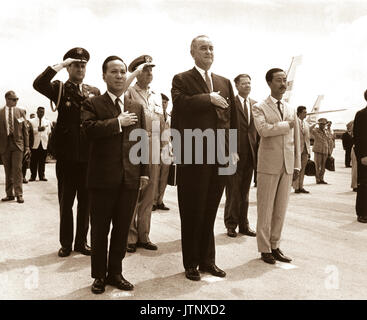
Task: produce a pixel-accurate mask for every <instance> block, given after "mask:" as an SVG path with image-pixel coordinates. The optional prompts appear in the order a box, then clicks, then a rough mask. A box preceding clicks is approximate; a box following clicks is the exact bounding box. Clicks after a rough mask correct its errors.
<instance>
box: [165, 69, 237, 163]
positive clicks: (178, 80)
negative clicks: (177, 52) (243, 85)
mask: <svg viewBox="0 0 367 320" xmlns="http://www.w3.org/2000/svg"><path fill="white" fill-rule="evenodd" d="M212 83H213V90H214V91H220V95H221V96H222V97H224V99H226V100H227V102H228V104H229V107H228V108H227V109H222V108H219V107H216V106H214V105H213V104H212V103H211V102H210V96H209V93H210V92H209V89H208V87H207V85H206V83H205V81H204V79H203V78H202V76H201V75H200V73H199V71H197V70H196V68H193V69H191V70H188V71H186V72H183V73H180V74H177V75H175V76H174V78H173V80H172V90H171V94H172V102H173V108H172V121H171V128H174V129H177V130H178V131H179V132H180V134H181V139H182V140H181V147H182V149H181V159H179V160H181V162H183V160H184V153H183V151H184V149H183V146H184V141H183V137H184V135H183V133H184V129H192V130H193V129H200V130H202V131H204V130H206V129H230V128H232V129H237V126H238V122H237V114H236V112H235V106H234V104H235V102H234V94H233V89H232V85H231V82H230V81H229V80H228V79H226V78H224V77H221V76H219V75H216V74H214V73H212ZM227 131H228V130H227ZM226 140H227V142H228V136H227V139H226ZM173 142H174V141H173ZM203 146H204V150H203V154H204V163H206V157H207V145H206V142H205V141H204V144H203ZM226 146H228V143H226ZM191 151H192V163H195V143H193V144H192V150H191ZM211 151H214V150H211ZM215 151H216V150H215ZM237 151H238V150H237ZM215 154H217V152H216V153H215ZM176 156H177V155H176Z"/></svg>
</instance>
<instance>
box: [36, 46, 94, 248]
mask: <svg viewBox="0 0 367 320" xmlns="http://www.w3.org/2000/svg"><path fill="white" fill-rule="evenodd" d="M73 50H74V49H73ZM69 52H70V51H69ZM69 52H68V53H69ZM68 53H67V54H66V55H65V56H64V60H65V59H66V58H67V57H68V56H67V55H68ZM69 57H72V58H76V56H75V55H74V56H70V54H69ZM87 60H89V54H88V59H87ZM56 73H57V71H55V70H54V69H53V68H52V67H47V68H46V70H45V71H44V72H43V73H41V74H40V75H39V76H38V77H37V78H36V80H35V81H34V83H33V87H34V88H35V89H36V90H37V91H38V92H40V93H41V94H43V95H45V96H46V97H48V98H49V99H50V100H52V101H53V102H54V103H56V102H57V100H58V95H59V88H60V81H58V80H56V81H52V82H51V80H52V78H53V77H54V76H55V75H56ZM97 95H100V91H99V90H98V89H97V88H95V87H92V86H89V85H86V84H80V85H78V84H74V83H72V82H71V81H70V80H68V81H66V82H65V84H64V85H63V90H62V95H61V100H60V103H59V105H58V109H57V110H58V117H57V122H56V127H55V129H54V130H55V131H54V133H53V137H52V139H51V141H50V143H52V144H53V148H54V150H55V157H56V160H57V162H56V176H57V181H58V198H59V205H60V243H61V246H62V247H64V248H68V249H71V247H72V243H73V211H72V207H73V203H74V199H75V196H77V199H78V207H77V228H76V237H75V247H78V246H84V245H85V244H86V239H87V233H88V228H89V208H88V197H87V186H86V173H87V159H88V141H87V137H86V134H85V132H84V129H83V127H82V121H81V118H80V111H81V105H82V103H83V101H84V100H85V99H86V98H88V97H92V96H97Z"/></svg>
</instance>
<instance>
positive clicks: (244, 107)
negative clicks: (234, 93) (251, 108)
mask: <svg viewBox="0 0 367 320" xmlns="http://www.w3.org/2000/svg"><path fill="white" fill-rule="evenodd" d="M243 111H244V112H245V116H246V119H247V123H250V118H249V115H248V109H247V103H246V100H244V101H243Z"/></svg>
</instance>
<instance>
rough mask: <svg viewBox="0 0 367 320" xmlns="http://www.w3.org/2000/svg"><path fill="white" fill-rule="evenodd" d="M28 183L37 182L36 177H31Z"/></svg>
mask: <svg viewBox="0 0 367 320" xmlns="http://www.w3.org/2000/svg"><path fill="white" fill-rule="evenodd" d="M28 181H30V182H31V181H36V178H34V177H31V178H30V179H29V180H28Z"/></svg>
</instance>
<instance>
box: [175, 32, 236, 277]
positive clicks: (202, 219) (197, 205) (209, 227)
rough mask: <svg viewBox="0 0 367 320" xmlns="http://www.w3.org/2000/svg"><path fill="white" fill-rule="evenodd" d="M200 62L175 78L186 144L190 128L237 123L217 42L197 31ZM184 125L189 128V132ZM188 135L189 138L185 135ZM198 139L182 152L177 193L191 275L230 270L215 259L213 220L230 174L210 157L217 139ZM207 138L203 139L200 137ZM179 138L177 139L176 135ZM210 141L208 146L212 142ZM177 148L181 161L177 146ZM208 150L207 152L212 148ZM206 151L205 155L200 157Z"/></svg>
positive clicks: (195, 51)
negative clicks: (217, 61)
mask: <svg viewBox="0 0 367 320" xmlns="http://www.w3.org/2000/svg"><path fill="white" fill-rule="evenodd" d="M191 55H192V57H193V58H194V60H195V67H194V68H193V69H191V70H188V71H186V72H183V73H180V74H177V75H175V76H174V78H173V81H172V91H171V93H172V101H173V109H172V126H171V127H172V128H174V129H176V130H178V132H179V133H180V134H181V146H184V141H185V139H186V140H187V139H192V137H188V136H189V134H187V133H188V131H189V132H191V130H194V129H196V130H197V131H200V132H203V131H204V130H206V132H207V133H208V135H209V136H210V133H211V132H212V133H213V136H214V137H215V138H216V137H217V130H216V129H227V130H228V129H229V128H236V126H237V121H236V114H235V110H234V94H233V89H232V85H231V82H230V81H229V80H228V79H226V78H223V77H221V76H218V75H216V74H214V73H211V71H210V67H211V65H212V63H213V59H214V54H213V44H212V42H211V41H210V39H209V38H208V37H207V36H198V37H196V38H194V39H193V41H192V43H191ZM184 130H185V131H186V132H185V133H184ZM185 136H186V138H185ZM197 140H198V139H195V141H194V143H193V144H192V148H184V150H183V151H184V152H183V153H182V152H181V155H182V159H183V161H184V163H183V164H179V166H178V175H177V193H178V204H179V210H180V217H181V236H182V255H183V265H184V267H185V275H186V277H187V278H188V279H190V280H200V274H199V271H198V270H197V267H198V266H199V270H200V271H203V272H209V273H211V274H212V275H214V276H218V277H225V275H226V273H225V272H224V271H223V270H221V269H219V268H218V267H217V266H216V265H215V243H214V230H213V229H214V222H215V217H216V214H217V210H218V206H219V202H220V199H221V197H222V194H223V190H224V186H225V180H226V178H227V177H226V176H225V175H220V174H219V173H218V172H219V171H218V170H219V163H220V162H221V161H219V158H217V157H215V159H214V161H210V154H209V153H210V152H212V151H214V150H216V149H220V147H222V146H218V145H217V146H216V145H215V142H213V143H210V141H213V140H214V138H213V139H209V138H208V139H204V143H203V144H202V146H201V148H203V149H201V150H195V147H199V148H200V144H199V141H197ZM201 142H203V141H201ZM173 144H175V141H173ZM208 146H209V148H207V147H208ZM175 149H176V161H178V160H179V159H177V155H178V153H179V152H178V150H177V148H175V145H174V153H175ZM207 151H208V152H207ZM198 154H199V155H202V156H203V161H202V162H201V163H200V161H195V158H196V156H198Z"/></svg>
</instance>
